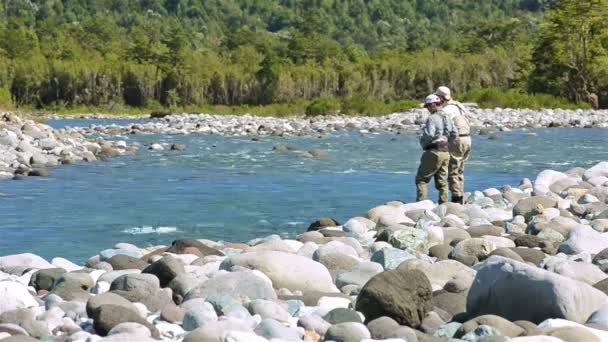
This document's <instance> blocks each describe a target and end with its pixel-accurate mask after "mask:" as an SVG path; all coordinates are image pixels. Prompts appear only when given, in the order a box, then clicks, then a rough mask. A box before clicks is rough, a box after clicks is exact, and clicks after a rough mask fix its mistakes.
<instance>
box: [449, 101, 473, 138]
mask: <svg viewBox="0 0 608 342" xmlns="http://www.w3.org/2000/svg"><path fill="white" fill-rule="evenodd" d="M448 106H456V107H458V110H459V111H460V115H456V116H454V119H453V120H452V121H453V122H454V126H456V128H457V129H458V135H461V136H462V135H470V134H471V125H470V124H469V119H467V110H466V109H465V108H464V107H463V106H462V105H461V104H460V103H457V102H455V103H449V104H448Z"/></svg>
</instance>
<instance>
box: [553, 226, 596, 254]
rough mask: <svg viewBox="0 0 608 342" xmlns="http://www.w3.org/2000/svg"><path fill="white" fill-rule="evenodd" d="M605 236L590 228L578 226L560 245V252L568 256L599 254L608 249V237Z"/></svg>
mask: <svg viewBox="0 0 608 342" xmlns="http://www.w3.org/2000/svg"><path fill="white" fill-rule="evenodd" d="M604 234H605V233H599V232H597V231H596V230H595V229H593V228H591V227H590V226H587V225H578V226H576V227H574V228H572V229H571V230H570V232H569V233H568V238H567V239H566V240H565V241H564V242H562V244H561V245H559V251H560V252H563V253H566V254H579V253H583V252H587V253H591V254H597V253H599V252H601V251H602V250H604V249H605V248H608V235H604Z"/></svg>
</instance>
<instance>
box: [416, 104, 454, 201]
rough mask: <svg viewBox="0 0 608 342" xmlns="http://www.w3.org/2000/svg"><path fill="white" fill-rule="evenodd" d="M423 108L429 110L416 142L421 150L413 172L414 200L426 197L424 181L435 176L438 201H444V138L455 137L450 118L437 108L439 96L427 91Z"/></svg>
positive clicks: (446, 160) (446, 153) (447, 155)
mask: <svg viewBox="0 0 608 342" xmlns="http://www.w3.org/2000/svg"><path fill="white" fill-rule="evenodd" d="M424 107H425V108H426V109H428V111H429V112H430V113H431V115H429V117H428V118H427V119H426V123H425V124H424V128H423V130H422V136H421V137H420V145H421V146H422V149H423V150H424V152H423V153H422V157H421V158H420V166H419V167H418V173H417V174H416V201H423V200H426V199H427V198H428V189H427V186H428V183H429V182H430V180H431V178H432V177H433V178H434V179H435V188H436V189H437V191H438V192H439V204H441V203H445V202H447V201H448V163H449V161H450V152H449V145H448V139H453V138H454V137H458V130H457V129H456V127H455V126H454V123H453V122H452V119H450V118H449V116H448V115H446V113H445V112H443V111H442V110H441V99H440V98H439V96H437V95H435V94H431V95H429V96H427V97H426V98H425V99H424Z"/></svg>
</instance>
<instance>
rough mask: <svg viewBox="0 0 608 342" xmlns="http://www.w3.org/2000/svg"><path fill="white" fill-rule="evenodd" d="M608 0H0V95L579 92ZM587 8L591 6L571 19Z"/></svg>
mask: <svg viewBox="0 0 608 342" xmlns="http://www.w3.org/2000/svg"><path fill="white" fill-rule="evenodd" d="M606 1H608V0H596V1H593V0H588V1H581V2H580V3H588V5H581V6H588V7H589V6H591V7H589V8H587V7H580V6H579V7H576V6H574V5H573V4H575V3H577V1H566V0H564V1H549V0H487V1H476V0H459V1H444V0H442V1H440V0H424V1H421V0H297V1H296V0H205V1H203V0H0V106H6V105H7V103H9V102H12V103H13V104H15V105H17V106H32V107H37V108H54V107H57V108H61V107H78V106H94V107H101V108H107V109H112V108H122V107H123V106H125V105H126V106H134V107H145V108H160V107H189V106H203V105H208V104H212V105H230V106H234V105H263V104H271V103H296V102H301V101H308V100H313V99H315V98H322V99H329V98H340V99H341V100H340V103H342V104H343V105H345V106H346V105H348V104H349V103H350V104H352V105H351V106H350V108H358V107H360V106H359V105H355V104H357V103H361V101H372V102H373V101H376V103H382V102H385V103H388V102H394V101H399V100H404V99H419V98H420V97H422V96H424V95H425V94H427V93H428V92H430V91H432V90H433V89H434V88H435V87H436V86H437V85H438V84H446V85H449V86H451V87H452V88H454V89H455V90H456V91H457V92H461V93H462V92H466V91H469V90H475V89H479V88H484V87H495V88H498V89H509V88H513V87H515V88H520V89H529V90H530V91H534V92H549V93H552V94H555V95H561V96H568V97H569V98H571V99H573V100H581V99H582V95H584V93H585V91H596V92H599V93H600V94H603V93H602V91H603V89H604V90H605V88H606V86H605V84H606V83H602V82H603V81H601V80H602V79H606V78H607V77H606V75H605V74H606V73H607V71H606V67H605V64H606V51H605V47H606V35H605V32H604V31H602V30H601V29H600V27H601V26H602V25H604V24H605V23H603V22H602V20H600V18H601V14H600V13H605V12H595V11H597V10H600V9H601V10H604V7H605V6H606ZM554 3H555V4H554ZM551 6H556V7H555V9H554V10H551V12H549V14H548V15H547V16H546V18H547V19H546V22H547V24H545V25H543V26H542V27H541V28H540V30H541V31H540V32H542V35H541V36H540V38H539V39H537V40H538V42H537V41H536V40H535V39H532V38H533V37H535V36H536V33H537V32H538V30H539V25H538V23H539V22H540V21H541V20H542V19H543V18H544V16H545V14H544V11H545V10H546V9H547V8H548V7H551ZM585 10H592V11H594V12H593V13H596V14H594V15H592V16H587V17H585V18H584V19H585V20H586V21H585V23H586V24H585V25H587V26H584V27H585V28H584V30H585V31H576V30H574V29H573V28H574V27H577V25H579V24H580V23H581V22H579V21H577V20H580V19H582V18H581V17H580V15H579V16H577V14H580V13H582V11H585ZM577 11H578V12H577ZM563 13H567V14H563ZM576 18H578V19H576ZM566 19H567V20H566ZM556 26H557V27H559V28H560V29H559V30H558V29H556V28H555V27H556ZM576 32H579V35H578V36H575V35H576ZM577 37H578V38H577ZM581 37H585V39H586V37H589V40H588V41H584V42H581V41H580V39H581ZM577 39H578V40H577ZM534 44H536V45H534ZM573 44H574V45H573ZM577 44H578V45H577ZM581 44H583V45H584V47H585V48H584V49H582V50H581V49H580V48H581ZM572 49H575V50H576V51H580V52H581V53H580V54H579V55H576V56H569V55H568V54H567V53H565V52H567V51H570V50H572ZM583 51H584V52H583ZM553 55H555V56H553ZM581 56H584V58H583V59H582V60H584V61H585V62H584V65H578V64H576V63H575V64H574V67H575V68H573V67H572V66H573V65H572V58H574V59H575V60H576V61H581V58H582V57H581ZM577 63H578V62H577ZM576 68H579V69H576ZM581 68H582V69H581ZM583 69H584V72H581V70H583ZM576 70H578V71H576ZM564 73H565V74H567V75H568V77H567V79H564V75H565V74H564ZM581 75H585V77H581ZM530 76H531V78H530V80H531V81H530V82H528V79H529V77H530ZM602 87H604V88H602ZM581 89H582V90H581ZM335 103H337V102H335V101H332V100H323V101H321V102H318V103H317V105H318V106H319V107H332V106H333V105H334V104H335ZM332 108H333V107H332ZM353 110H354V109H353Z"/></svg>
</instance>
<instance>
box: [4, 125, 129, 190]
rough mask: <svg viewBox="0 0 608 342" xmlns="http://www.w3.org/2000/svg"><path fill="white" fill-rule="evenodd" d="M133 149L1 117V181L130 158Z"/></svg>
mask: <svg viewBox="0 0 608 342" xmlns="http://www.w3.org/2000/svg"><path fill="white" fill-rule="evenodd" d="M136 151H137V148H136V147H133V146H127V144H126V143H125V142H124V141H106V140H103V139H99V138H98V139H94V140H92V139H88V138H86V137H84V136H83V135H82V134H80V133H78V132H76V131H73V130H69V131H66V130H62V129H59V130H57V129H53V128H51V127H49V126H48V125H45V124H42V123H38V122H35V121H33V120H29V119H24V118H21V117H19V116H17V115H15V114H12V113H0V180H1V179H12V178H14V177H15V176H18V177H20V176H28V175H29V176H44V175H47V174H48V171H47V170H46V168H48V167H52V166H56V165H59V164H73V163H78V162H91V161H96V160H99V159H104V158H108V157H114V156H119V155H125V154H131V153H135V152H136Z"/></svg>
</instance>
